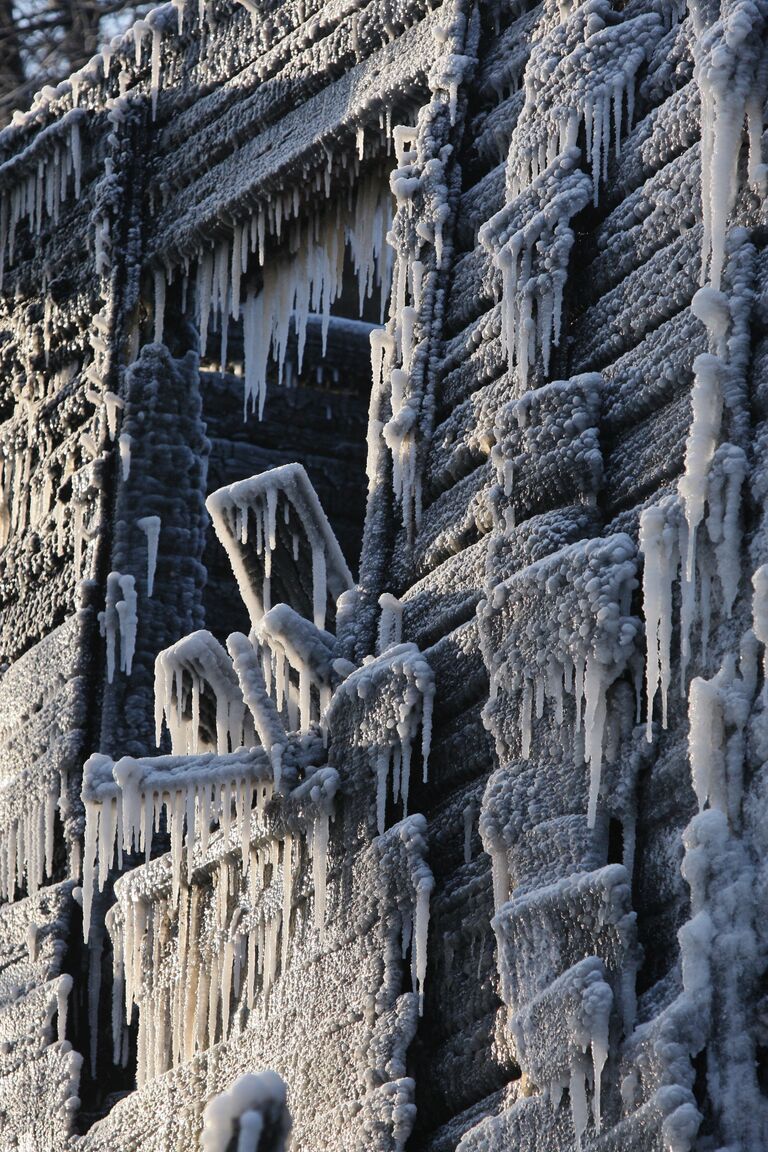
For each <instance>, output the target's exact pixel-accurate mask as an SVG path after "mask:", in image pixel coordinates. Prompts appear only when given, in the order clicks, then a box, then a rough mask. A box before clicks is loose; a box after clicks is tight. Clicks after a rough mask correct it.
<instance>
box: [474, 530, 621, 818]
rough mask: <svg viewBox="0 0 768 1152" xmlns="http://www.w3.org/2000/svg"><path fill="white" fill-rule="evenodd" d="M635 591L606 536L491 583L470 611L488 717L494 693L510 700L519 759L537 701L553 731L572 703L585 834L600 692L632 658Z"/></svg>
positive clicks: (595, 772) (603, 712) (616, 542)
mask: <svg viewBox="0 0 768 1152" xmlns="http://www.w3.org/2000/svg"><path fill="white" fill-rule="evenodd" d="M636 585H637V582H636V563H635V548H634V545H633V543H632V541H631V540H630V539H629V538H628V537H627V536H613V537H611V536H609V537H607V538H606V539H603V540H593V541H590V542H589V543H588V544H586V545H583V544H573V545H571V546H570V547H568V548H565V549H563V550H562V551H561V552H559V553H555V555H554V556H553V557H547V558H546V559H544V560H541V561H538V562H537V563H536V564H532V565H530V567H528V568H524V569H523V570H522V571H521V572H519V573H517V574H516V575H515V576H512V577H510V578H509V579H508V580H506V581H504V582H502V583H499V584H496V585H495V586H494V588H493V593H492V599H491V600H490V602H487V603H485V604H484V605H483V606H481V609H480V612H481V615H480V620H481V630H482V635H483V638H484V645H485V648H486V651H487V653H488V655H487V657H486V659H487V663H488V666H489V670H490V675H491V689H490V697H491V698H490V702H489V705H488V715H489V717H490V716H492V714H493V710H494V707H495V705H494V701H495V700H496V697H497V694H498V691H499V687H500V686H501V685H503V690H504V692H512V693H515V694H519V697H520V747H521V754H522V756H523V758H524V759H526V760H527V759H528V758H529V757H530V756H531V751H532V741H533V732H534V726H535V721H536V720H539V719H541V717H542V716H543V714H544V707H545V702H546V701H547V700H549V701H550V706H551V707H552V709H553V711H554V716H555V721H556V723H558V724H562V722H563V717H564V704H565V700H566V698H567V697H568V696H573V709H574V722H573V723H574V729H573V740H574V755H575V756H576V757H577V758H581V757H582V756H583V759H584V761H586V763H587V765H588V766H589V772H590V786H589V808H588V821H589V824H590V826H592V825H593V824H594V822H595V816H596V813H597V803H598V797H599V794H600V781H601V771H602V763H603V748H604V740H605V729H606V722H607V719H608V693H609V689H610V688H611V685H612V684H613V683H614V681H616V680H617V679H618V678H619V677H620V676H621V675H622V674H623V673H624V671H625V669H626V668H627V666H628V664H629V663H630V661H631V659H632V656H633V655H634V652H635V641H636V637H637V634H638V629H639V621H638V620H637V619H636V618H635V617H633V616H632V615H630V606H631V598H632V592H633V590H634V588H635V587H636ZM553 597H556V603H557V607H556V609H555V610H554V611H553V610H552V607H551V599H552V598H553ZM555 628H556V629H557V631H556V632H555Z"/></svg>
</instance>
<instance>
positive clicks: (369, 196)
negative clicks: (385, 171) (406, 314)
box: [154, 172, 392, 418]
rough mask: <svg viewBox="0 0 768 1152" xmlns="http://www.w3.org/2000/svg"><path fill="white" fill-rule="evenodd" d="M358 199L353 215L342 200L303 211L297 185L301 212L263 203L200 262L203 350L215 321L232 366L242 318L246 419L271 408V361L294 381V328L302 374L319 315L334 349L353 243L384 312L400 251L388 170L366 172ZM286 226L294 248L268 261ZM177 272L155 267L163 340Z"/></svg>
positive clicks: (362, 275)
mask: <svg viewBox="0 0 768 1152" xmlns="http://www.w3.org/2000/svg"><path fill="white" fill-rule="evenodd" d="M350 198H351V202H350V205H349V211H348V212H344V211H343V206H342V203H341V201H338V202H337V204H336V206H335V208H326V209H324V210H321V211H319V212H316V213H315V214H313V215H312V216H310V217H309V218H308V219H307V218H306V216H302V215H300V212H301V203H300V198H299V194H298V189H295V194H294V196H293V197H291V198H289V200H288V202H287V205H286V210H287V212H291V213H292V214H293V216H294V218H293V219H287V218H286V219H285V220H284V219H283V211H284V208H283V199H282V198H281V197H277V198H276V199H275V200H274V202H273V203H272V204H271V213H272V218H271V219H270V218H269V217H268V213H267V210H266V209H264V208H262V209H259V211H258V212H256V213H254V215H252V216H251V217H250V220H249V221H248V222H246V223H244V224H237V225H235V228H234V231H233V235H232V237H231V238H229V237H227V238H225V239H222V240H221V241H219V243H218V245H217V246H216V247H215V248H212V249H211V250H209V251H207V252H204V253H203V254H202V255H201V256H200V257H199V259H198V261H197V271H196V309H197V322H198V326H199V330H200V342H201V347H200V352H201V356H203V357H205V354H206V348H207V341H208V332H209V326H210V325H211V323H212V322H213V324H214V326H215V328H216V329H218V331H219V336H220V347H219V363H220V366H221V369H222V371H224V369H225V368H226V366H227V363H228V333H229V325H230V321H238V320H241V319H242V325H243V370H244V371H243V374H244V401H243V413H244V416H245V417H247V415H248V412H249V410H250V411H256V412H258V415H259V418H261V416H262V415H263V411H264V403H265V400H266V389H267V371H268V366H269V363H270V360H273V361H274V363H275V364H276V367H277V379H278V383H279V384H283V383H284V382H285V381H286V380H287V379H288V376H287V373H286V355H287V352H288V345H289V338H290V337H291V335H292V333H294V332H295V336H296V342H297V350H296V357H297V364H296V368H297V372H298V373H300V372H301V370H302V363H303V357H304V348H305V343H306V332H307V322H308V319H309V317H310V314H319V315H320V316H321V319H322V325H321V328H322V341H323V354H324V353H325V345H326V340H327V336H328V330H329V326H330V323H331V307H332V306H333V304H334V302H335V301H336V300H337V299H338V298H339V296H340V294H341V290H342V284H343V272H344V260H345V255H346V252H347V250H349V254H350V257H351V259H352V264H353V267H354V271H355V273H356V275H357V282H358V303H359V310H360V314H361V315H362V311H363V306H364V303H365V300H366V299H367V298H369V297H370V296H371V295H372V294H373V291H374V288H376V289H378V290H379V292H380V297H381V312H382V319H383V313H384V309H385V307H386V303H387V300H388V297H389V284H390V279H391V250H390V248H389V246H388V245H387V243H386V237H387V233H388V231H389V229H390V226H391V222H392V199H391V196H390V195H389V191H388V189H387V186H386V181H385V180H384V179H382V176H381V174H380V173H379V172H373V173H371V174H369V175H367V176H365V177H363V178H362V179H361V180H360V181H359V182H358V183H357V185H356V186H355V187H354V189H353V190H351V191H350ZM287 212H286V214H287ZM283 228H285V229H286V231H287V248H288V252H287V253H286V254H284V255H283V254H280V255H276V256H274V257H269V258H267V254H266V252H265V245H266V236H267V231H268V229H269V232H270V234H271V235H273V236H274V237H275V239H276V240H277V241H279V240H280V238H281V235H282V231H283ZM257 269H258V270H259V275H258V277H256V276H255V272H256V270H257ZM171 276H172V272H171V270H167V271H166V270H164V269H158V270H157V271H156V273H155V331H154V338H155V341H156V342H160V341H162V338H163V328H164V310H165V299H166V283H167V280H168V279H170V278H171ZM185 281H186V275H185Z"/></svg>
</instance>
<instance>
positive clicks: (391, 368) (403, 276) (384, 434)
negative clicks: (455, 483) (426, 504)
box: [367, 125, 442, 531]
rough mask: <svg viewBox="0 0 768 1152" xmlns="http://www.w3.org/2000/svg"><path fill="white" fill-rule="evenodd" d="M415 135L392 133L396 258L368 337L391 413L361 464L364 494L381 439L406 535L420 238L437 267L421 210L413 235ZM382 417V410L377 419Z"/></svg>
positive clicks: (438, 242)
mask: <svg viewBox="0 0 768 1152" xmlns="http://www.w3.org/2000/svg"><path fill="white" fill-rule="evenodd" d="M417 137H418V133H417V130H416V129H414V128H410V127H408V126H406V125H399V126H398V127H396V128H395V130H394V139H395V152H396V156H397V165H398V166H397V168H396V169H395V171H394V172H393V173H392V177H391V181H390V183H391V186H392V190H393V193H394V195H395V198H396V201H397V212H396V215H395V219H394V226H393V230H392V237H393V244H394V245H395V247H396V249H397V256H396V260H395V262H394V267H393V272H392V303H391V308H390V319H389V321H388V323H387V326H386V328H385V329H380V330H378V331H374V332H372V333H371V373H372V384H373V395H374V396H376V395H378V394H379V393H380V392H381V391H388V392H389V401H390V409H391V411H390V415H389V419H388V420H386V422H385V423H382V424H381V425H379V426H378V427H376V426H370V427H369V429H368V453H369V455H368V462H367V473H368V481H369V491H370V490H371V489H372V488H373V487H374V486H375V484H376V477H377V474H378V468H379V442H380V440H381V439H382V438H383V440H384V443H385V444H386V445H387V447H388V448H389V451H390V453H391V456H392V487H393V490H394V494H395V497H396V499H398V500H399V501H400V502H401V506H402V510H403V523H404V525H405V527H406V528H407V529H408V530H409V531H410V528H411V526H412V524H413V522H414V519H415V522H416V523H418V520H419V516H420V508H421V494H420V480H419V477H418V475H417V467H416V464H417V461H416V442H417V436H416V432H417V429H416V425H417V420H418V414H419V412H418V409H419V396H418V391H417V392H416V393H414V392H413V389H412V380H411V374H412V369H413V357H414V353H415V350H416V338H417V334H418V331H419V327H420V324H421V312H422V308H423V298H424V289H425V277H426V276H427V275H428V266H427V264H426V263H425V262H424V261H422V259H421V258H420V248H421V245H422V244H423V243H424V240H425V239H430V240H431V241H432V243H433V244H434V245H435V253H436V259H437V262H438V264H439V253H440V251H441V249H442V225H440V227H439V228H436V227H435V225H432V224H429V222H428V221H427V219H426V215H425V213H424V212H423V211H422V212H421V213H419V216H421V217H422V219H421V220H420V223H419V224H417V225H416V231H415V234H414V232H413V223H412V222H413V219H414V218H416V211H415V208H414V196H415V194H416V192H417V190H418V189H419V188H420V185H421V175H422V166H420V165H419V163H418V150H417V147H416V144H417ZM387 386H388V388H387ZM372 412H373V408H372ZM384 415H385V413H383V412H382V413H381V416H382V417H383V416H384Z"/></svg>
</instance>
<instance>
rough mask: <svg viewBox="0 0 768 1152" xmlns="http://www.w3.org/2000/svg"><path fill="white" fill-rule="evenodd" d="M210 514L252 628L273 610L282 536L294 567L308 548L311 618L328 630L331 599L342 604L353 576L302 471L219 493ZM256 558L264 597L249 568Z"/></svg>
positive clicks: (269, 475)
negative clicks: (248, 562) (276, 554)
mask: <svg viewBox="0 0 768 1152" xmlns="http://www.w3.org/2000/svg"><path fill="white" fill-rule="evenodd" d="M206 508H207V509H208V511H209V513H210V515H211V519H212V520H213V525H214V528H215V530H216V534H217V535H218V537H219V539H220V540H221V543H222V545H223V547H224V548H225V550H226V552H227V555H228V557H229V561H230V564H231V565H232V569H233V571H234V574H235V577H236V579H237V581H238V585H239V587H240V591H241V594H242V596H243V599H244V601H245V604H246V607H247V608H248V611H249V613H250V616H251V619H252V620H253V621H254V623H257V622H259V621H261V619H262V618H263V617H264V615H265V614H266V613H268V612H269V611H270V608H271V605H272V588H271V579H272V557H273V554H274V552H275V550H276V548H277V547H278V536H279V535H282V538H284V539H285V538H287V539H289V540H290V543H291V554H292V560H293V563H294V564H297V563H299V561H300V551H301V547H302V545H306V546H308V547H309V552H310V563H311V575H312V618H313V621H314V626H315V628H317V629H324V628H325V619H326V611H327V603H328V596H329V594H330V595H331V596H332V597H334V598H338V596H340V595H341V593H342V592H345V591H347V589H349V588H351V587H352V576H351V574H350V572H349V569H348V568H347V564H346V561H345V560H344V556H343V554H342V552H341V549H340V548H339V544H338V541H337V540H336V537H335V535H334V533H333V530H332V529H331V526H330V524H329V523H328V518H327V517H326V515H325V512H324V511H323V509H322V506H321V504H320V501H319V500H318V498H317V494H316V493H315V490H314V488H313V487H312V484H311V482H310V481H309V478H308V477H307V474H306V472H305V471H304V469H303V467H302V466H301V465H300V464H284V465H282V466H281V467H279V468H272V469H271V470H270V471H269V472H263V473H261V474H260V475H259V476H253V477H251V478H250V479H248V480H239V481H237V482H236V483H234V484H230V485H229V486H228V487H226V488H220V489H219V490H218V491H217V492H213V493H212V494H211V495H210V496H209V497H208V499H207V500H206ZM281 521H282V525H281ZM281 529H284V532H281ZM253 552H255V559H256V561H257V562H258V564H259V566H260V568H261V570H262V582H261V589H260V592H261V595H260V596H258V595H257V593H255V592H254V590H253V588H252V586H251V578H250V577H249V574H248V570H247V568H246V564H245V558H246V554H247V553H253Z"/></svg>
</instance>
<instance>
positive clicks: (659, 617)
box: [639, 506, 674, 743]
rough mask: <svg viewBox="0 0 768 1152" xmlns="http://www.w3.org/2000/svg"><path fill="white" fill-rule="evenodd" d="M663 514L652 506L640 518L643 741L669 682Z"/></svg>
mask: <svg viewBox="0 0 768 1152" xmlns="http://www.w3.org/2000/svg"><path fill="white" fill-rule="evenodd" d="M670 536H671V532H670V529H669V527H668V525H667V522H666V513H665V510H664V509H663V508H661V507H658V506H655V507H651V508H646V509H644V510H643V512H642V513H641V515H640V545H639V546H640V551H641V552H642V553H643V556H644V561H645V562H644V568H643V604H644V611H645V621H646V647H647V664H646V681H647V692H648V696H647V699H648V718H647V724H646V739H647V740H648V742H649V743H651V741H652V740H653V702H654V699H655V697H656V691H657V689H658V687H659V685H661V694H662V705H663V710H664V715H665V716H666V700H667V685H668V684H669V682H670V679H671V672H670V658H671V653H670V650H669V645H668V642H667V638H668V636H669V634H670V627H671V611H672V594H671V590H672V580H673V575H674V574H673V571H672V567H673V565H672V555H671V553H672V546H671V540H670Z"/></svg>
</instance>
